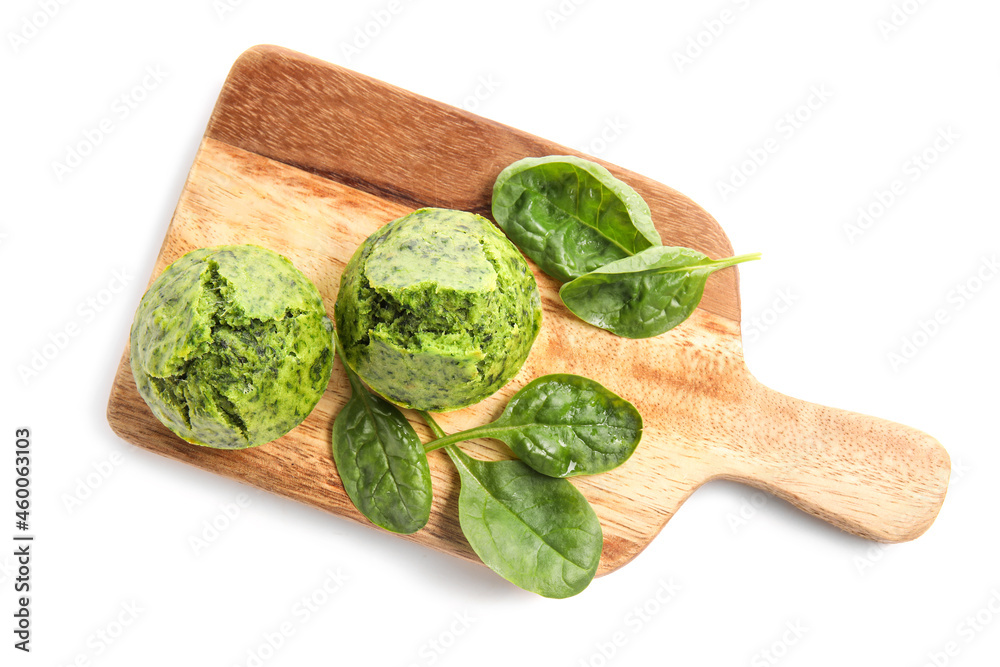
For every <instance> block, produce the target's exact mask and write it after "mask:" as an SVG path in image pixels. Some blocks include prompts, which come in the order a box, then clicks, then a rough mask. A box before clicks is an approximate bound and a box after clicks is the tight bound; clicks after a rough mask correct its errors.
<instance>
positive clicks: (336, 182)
mask: <svg viewBox="0 0 1000 667" xmlns="http://www.w3.org/2000/svg"><path fill="white" fill-rule="evenodd" d="M550 154H574V155H579V153H577V152H576V151H573V150H570V149H568V148H566V147H564V146H559V145H557V144H554V143H552V142H550V141H546V140H544V139H539V138H538V137H534V136H531V135H529V134H526V133H524V132H520V131H518V130H514V129H512V128H509V127H506V126H503V125H500V124H498V123H495V122H492V121H489V120H486V119H483V118H480V117H478V116H475V115H473V114H471V113H467V112H465V111H462V110H459V109H456V108H454V107H450V106H448V105H445V104H442V103H440V102H435V101H433V100H429V99H426V98H424V97H420V96H419V95H415V94H413V93H410V92H407V91H405V90H401V89H399V88H396V87H393V86H390V85H388V84H385V83H382V82H380V81H376V80H373V79H370V78H368V77H365V76H362V75H360V74H357V73H355V72H351V71H349V70H346V69H343V68H340V67H337V66H335V65H331V64H328V63H325V62H322V61H319V60H316V59H313V58H310V57H307V56H304V55H301V54H298V53H295V52H292V51H289V50H286V49H282V48H278V47H273V46H258V47H254V48H252V49H250V50H249V51H247V52H245V53H244V54H243V55H241V56H240V58H239V60H238V61H237V62H236V64H235V65H234V66H233V69H232V71H231V72H230V74H229V77H228V78H227V80H226V83H225V85H224V87H223V89H222V93H221V95H220V97H219V100H218V103H217V104H216V107H215V111H214V112H213V114H212V117H211V120H210V121H209V124H208V129H207V131H206V133H205V137H204V139H203V141H202V143H201V147H200V149H199V151H198V154H197V156H196V157H195V162H194V166H193V167H192V168H191V173H190V175H189V176H188V180H187V184H186V185H185V187H184V191H183V193H182V194H181V198H180V201H179V203H178V205H177V210H176V211H175V213H174V217H173V220H172V221H171V223H170V227H169V229H168V230H167V236H166V239H164V242H163V247H162V248H161V250H160V255H159V258H158V259H157V262H156V268H155V270H154V271H153V276H152V278H151V279H150V282H152V279H153V278H155V277H156V276H158V275H159V274H160V272H161V271H162V270H163V269H164V267H166V266H167V265H168V264H169V263H171V262H173V261H174V260H176V259H177V258H179V257H180V256H181V255H183V254H184V253H186V252H188V251H191V250H194V249H195V248H199V247H202V246H211V245H219V244H230V243H255V244H259V245H262V246H265V247H268V248H271V249H273V250H276V251H278V252H280V253H282V254H284V255H286V256H287V257H289V258H290V259H291V260H292V262H293V263H294V264H295V266H297V267H298V268H299V269H301V270H302V271H303V272H304V273H305V274H306V275H308V276H309V277H310V278H311V279H312V280H313V281H314V282H315V283H316V285H317V286H318V287H319V290H320V292H321V293H322V295H323V298H324V300H325V302H326V307H327V311H328V312H330V313H332V312H333V304H334V301H335V299H336V295H337V288H338V285H339V284H340V274H341V271H342V270H343V268H344V264H345V263H346V261H347V260H348V259H349V258H350V257H351V255H352V253H353V252H354V250H355V248H357V246H358V245H359V244H360V243H361V242H362V240H364V238H365V237H367V236H368V235H369V234H371V233H372V232H373V231H375V230H376V229H377V228H379V227H380V226H381V225H383V224H385V223H387V222H389V221H390V220H393V219H395V218H397V217H400V216H402V215H404V214H406V213H408V212H410V211H412V210H414V209H416V208H419V207H422V206H437V207H443V208H456V209H463V210H467V211H473V212H476V213H479V214H482V215H485V216H489V215H490V197H491V192H492V186H493V182H494V180H495V178H496V176H497V174H498V173H499V172H500V171H501V170H502V169H503V168H504V167H505V166H507V165H508V164H510V163H511V162H513V161H515V160H518V159H520V158H523V157H527V156H541V155H550ZM591 159H593V158H591ZM598 162H601V161H600V160H598ZM602 164H605V166H607V167H608V168H609V169H610V170H611V171H612V173H614V174H615V175H616V176H618V177H619V178H621V179H623V180H625V181H626V182H627V183H629V184H630V185H632V186H633V187H634V188H635V189H636V190H637V191H638V192H639V193H640V194H641V195H642V196H643V197H644V198H645V199H646V201H647V202H649V205H650V208H651V209H652V212H653V219H654V221H655V222H656V225H657V227H658V228H659V230H660V233H661V235H662V237H663V241H664V244H666V245H682V246H689V247H692V248H696V249H698V250H700V251H702V252H704V253H706V254H708V255H710V256H712V257H715V258H718V257H726V256H729V255H731V254H732V248H731V247H730V244H729V241H728V239H727V238H726V235H725V234H724V233H723V231H722V229H721V228H720V227H719V225H718V223H717V222H716V221H715V220H714V219H713V218H712V217H711V216H709V215H708V214H707V213H706V212H705V211H703V210H702V209H701V208H699V207H698V206H697V205H696V204H695V203H694V202H692V201H691V200H690V199H688V198H686V197H685V196H683V195H681V194H680V193H678V192H676V191H674V190H672V189H670V188H668V187H666V186H664V185H661V184H659V183H656V182H654V181H651V180H650V179H648V178H644V177H643V176H640V175H638V174H634V173H631V172H629V171H626V170H624V169H620V168H618V167H615V166H614V165H610V164H606V163H602ZM532 268H533V269H534V268H535V267H534V266H533V267H532ZM535 275H536V277H537V279H538V285H539V288H540V290H541V294H542V302H543V307H544V323H543V326H542V331H541V333H540V335H539V337H538V340H537V341H536V343H535V345H534V348H533V349H532V352H531V355H530V357H529V358H528V361H527V363H526V364H525V366H524V368H523V369H522V370H521V372H520V374H518V375H517V377H516V378H515V379H514V380H513V381H511V382H510V383H509V384H508V385H507V386H506V387H504V388H503V389H502V390H501V391H500V392H499V393H497V394H496V395H494V396H492V397H491V398H489V399H487V400H486V401H484V402H482V403H480V404H478V405H476V406H473V407H471V408H467V409H464V410H460V411H457V412H452V413H446V414H443V415H441V418H440V422H441V425H442V426H443V427H444V429H445V430H446V431H448V432H454V431H458V430H460V429H465V428H469V427H472V426H477V425H480V424H483V423H486V422H487V421H489V420H491V419H493V418H494V417H496V416H497V415H498V414H499V413H500V412H501V411H502V409H503V406H504V405H505V404H506V402H507V400H508V398H509V397H510V396H511V395H512V394H513V393H514V392H515V391H517V389H519V388H520V387H522V386H524V385H525V384H526V383H527V382H529V381H530V380H531V379H533V378H535V377H537V376H539V375H543V374H546V373H563V372H565V373H578V374H581V375H586V376H588V377H592V378H595V379H597V380H599V381H600V382H602V383H603V384H605V385H606V386H607V387H609V388H610V389H612V390H613V391H615V392H617V393H618V394H620V395H622V396H624V397H626V398H628V399H629V400H631V401H632V402H633V403H635V405H636V406H637V407H638V408H639V410H640V412H641V413H642V415H643V417H644V420H645V432H644V435H643V440H642V442H641V443H640V445H639V448H638V450H637V451H636V453H635V454H634V455H633V456H632V458H631V459H630V460H629V461H628V462H627V463H626V464H625V465H623V466H622V467H620V468H618V469H617V470H614V471H612V472H610V473H606V474H603V475H596V476H593V477H579V478H574V479H573V483H574V484H576V485H577V487H578V488H579V489H580V490H581V491H582V492H583V493H584V495H585V496H586V497H587V498H588V499H589V500H590V501H591V503H592V504H593V505H594V507H595V509H596V511H597V514H598V516H599V517H600V519H601V524H602V526H603V529H604V536H605V541H604V553H603V555H602V559H601V565H600V569H599V574H604V573H607V572H610V571H612V570H615V569H617V568H618V567H621V566H622V565H624V564H625V563H627V562H629V561H630V560H631V559H632V558H634V557H635V556H636V554H638V553H639V552H640V551H642V549H643V548H644V547H645V546H646V545H648V544H649V543H650V541H651V540H652V539H653V537H655V536H656V534H657V533H658V532H659V531H660V529H661V528H662V527H663V525H664V524H665V523H666V522H667V520H669V519H670V517H671V516H673V514H674V513H675V512H676V511H677V509H678V508H679V507H680V505H681V504H682V503H683V502H684V500H685V499H686V498H687V497H688V496H689V495H690V494H691V492H693V491H694V490H695V489H696V488H698V487H699V486H700V485H701V484H703V483H705V482H706V481H708V480H711V479H719V478H725V479H735V480H739V481H742V482H745V483H747V484H750V485H753V486H755V487H758V488H761V489H765V490H767V491H770V492H771V493H773V494H775V495H777V496H779V497H781V498H784V499H785V500H788V501H789V502H791V503H793V504H795V505H797V506H798V507H800V508H802V509H803V510H805V511H806V512H809V513H810V514H814V515H815V516H818V517H820V518H822V519H825V520H827V521H829V522H830V523H832V524H834V525H836V526H839V527H840V528H843V529H844V530H847V531H850V532H852V533H856V534H858V535H862V536H864V537H868V538H872V539H877V540H883V541H887V542H897V541H903V540H909V539H913V538H915V537H917V536H918V535H920V534H921V533H923V532H924V531H925V530H926V529H927V527H928V526H929V525H930V524H931V522H932V521H933V520H934V517H935V516H936V515H937V513H938V510H939V508H940V506H941V503H942V501H943V499H944V495H945V492H946V490H947V486H948V478H949V471H950V465H949V459H948V455H947V453H946V452H945V450H944V449H943V448H942V447H941V446H940V445H939V444H938V442H937V441H936V440H934V439H933V438H931V437H930V436H928V435H926V434H924V433H922V432H920V431H917V430H915V429H912V428H909V427H907V426H902V425H900V424H894V423H892V422H888V421H884V420H881V419H877V418H874V417H867V416H864V415H859V414H855V413H850V412H845V411H842V410H836V409H833V408H826V407H822V406H819V405H814V404H811V403H806V402H803V401H800V400H797V399H794V398H791V397H788V396H785V395H783V394H780V393H777V392H775V391H772V390H771V389H768V388H767V387H764V386H763V385H761V384H759V383H758V382H757V381H756V380H755V379H754V378H753V377H752V376H751V375H750V373H749V372H748V371H747V369H746V367H745V365H744V362H743V354H742V347H741V342H740V299H739V284H738V275H737V269H735V268H730V269H726V270H724V271H721V272H719V273H716V274H715V275H713V276H712V277H711V278H710V279H709V281H708V286H707V288H706V289H705V296H704V299H703V300H702V303H701V307H700V308H699V309H698V310H697V311H696V312H695V314H694V315H693V316H692V317H691V318H690V319H689V320H688V321H687V322H685V323H684V324H682V325H681V326H680V327H678V328H676V329H674V330H673V331H670V332H668V333H667V334H664V335H662V336H658V337H656V338H652V339H647V340H638V341H636V340H626V339H623V338H618V337H616V336H613V335H611V334H609V333H607V332H605V331H601V330H599V329H595V328H593V327H591V326H589V325H587V324H584V323H583V322H581V321H579V320H577V319H576V318H575V317H573V316H572V315H571V314H570V313H569V312H568V311H567V310H566V308H565V307H564V306H563V305H562V303H561V302H560V301H559V297H558V293H557V292H558V287H559V285H558V284H557V283H556V282H555V281H553V280H552V279H550V278H548V277H547V276H545V275H544V274H542V273H541V272H539V271H538V270H537V269H535ZM349 391H350V389H349V386H348V383H347V379H346V377H345V375H344V372H343V368H342V367H341V366H340V362H339V361H338V362H337V364H336V365H335V366H334V370H333V377H332V379H331V380H330V385H329V387H328V389H327V391H326V393H325V395H324V396H323V398H322V399H321V400H320V402H319V404H318V405H317V407H316V409H315V410H314V411H313V413H312V414H311V415H310V416H309V417H308V418H307V419H306V421H305V422H303V423H302V424H301V425H300V426H299V427H298V428H296V429H295V430H293V431H292V432H291V433H289V434H288V435H286V436H285V437H283V438H281V439H280V440H277V441H275V442H272V443H270V444H267V445H264V446H262V447H258V448H256V449H251V450H243V451H218V450H213V449H208V448H204V447H198V446H195V445H190V444H187V443H185V442H183V441H182V440H180V439H179V438H177V437H176V436H174V435H173V434H172V433H171V432H170V431H169V430H167V429H166V428H165V427H164V426H163V425H162V424H160V422H159V421H157V419H156V418H155V417H154V416H153V414H152V413H151V412H150V411H149V409H148V408H147V406H146V404H145V403H144V402H143V400H142V398H141V397H140V396H139V394H138V393H137V391H136V387H135V383H134V381H133V379H132V373H131V370H130V368H129V364H128V350H127V349H126V351H125V353H124V354H123V355H122V360H121V365H120V366H119V368H118V373H117V376H116V378H115V383H114V387H113V389H112V392H111V399H110V402H109V404H108V421H109V422H110V423H111V427H112V428H113V429H114V431H115V432H116V433H117V434H118V435H120V436H121V437H122V438H123V439H125V440H127V441H129V442H131V443H133V444H135V445H138V446H140V447H144V448H146V449H149V450H152V451H154V452H156V453H158V454H162V455H164V456H168V457H171V458H174V459H180V460H181V461H185V462H187V463H190V464H193V465H196V466H198V467H201V468H206V469H208V470H211V471H213V472H216V473H218V474H220V475H225V476H227V477H232V478H235V479H238V480H241V481H243V482H246V483H248V484H252V485H254V486H257V487H260V488H262V489H265V490H267V491H271V492H273V493H277V494H280V495H282V496H287V497H289V498H294V499H296V500H299V501H302V502H304V503H307V504H310V505H314V506H316V507H319V508H322V509H324V510H327V511H329V512H332V513H334V514H338V515H341V516H345V517H347V518H349V519H352V520H355V521H360V522H366V520H365V519H364V517H362V516H361V515H360V514H359V513H358V512H357V510H355V509H354V507H353V506H352V505H351V503H350V501H349V500H348V498H347V496H346V494H345V493H344V489H343V487H342V485H341V482H340V479H339V478H338V476H337V471H336V469H335V467H334V464H333V460H332V456H331V453H330V433H331V427H332V424H333V419H334V416H335V415H336V414H337V412H338V410H339V409H340V407H341V405H343V403H344V401H345V400H346V398H347V396H348V395H349ZM408 416H409V417H410V418H411V420H412V421H413V423H414V425H415V426H416V428H417V430H418V432H419V433H420V434H421V436H422V437H423V438H424V439H425V441H427V440H428V439H429V438H430V435H429V433H428V431H427V430H426V428H425V427H424V426H423V424H422V423H421V422H420V420H419V418H417V416H416V415H415V413H410V414H409V415H408ZM468 451H469V452H470V453H471V454H472V455H474V456H478V457H481V458H494V459H495V458H504V457H506V456H508V455H507V454H506V452H505V451H504V450H503V448H502V446H501V445H500V444H499V443H495V442H491V441H477V442H475V443H470V445H469V447H468ZM430 463H431V471H432V474H433V479H434V505H433V508H432V512H431V518H430V522H429V523H428V525H427V527H426V528H424V529H423V530H421V531H419V532H418V533H416V534H414V535H411V536H407V537H406V538H405V539H410V540H414V541H417V542H421V543H423V544H427V545H430V546H432V547H435V548H437V549H441V550H443V551H446V552H449V553H453V554H455V555H458V556H461V557H464V558H468V559H471V560H476V559H477V558H476V556H475V554H474V553H473V552H472V550H471V549H470V547H469V545H468V543H467V542H466V541H465V539H464V537H463V536H462V534H461V531H460V529H459V525H458V516H457V496H458V487H457V477H456V474H455V472H454V470H453V469H452V467H451V465H450V463H449V462H448V460H447V458H446V456H445V454H444V453H443V452H441V451H438V452H433V453H432V454H431V455H430Z"/></svg>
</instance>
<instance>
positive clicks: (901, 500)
mask: <svg viewBox="0 0 1000 667" xmlns="http://www.w3.org/2000/svg"><path fill="white" fill-rule="evenodd" d="M748 394H749V395H748V396H747V398H748V401H747V402H746V403H745V404H744V405H743V406H742V409H741V410H740V412H741V414H740V415H739V416H735V415H734V418H735V419H734V421H735V423H736V424H738V425H739V429H738V432H736V431H734V432H733V433H732V435H733V436H734V437H733V438H732V440H731V442H729V443H727V444H725V445H724V447H725V451H724V452H722V453H720V454H721V459H722V462H721V463H720V467H724V468H726V472H725V473H724V474H722V475H716V477H724V478H729V479H737V480H739V481H742V482H746V483H748V484H751V485H753V486H756V487H759V488H763V489H765V490H767V491H770V492H771V493H773V494H775V495H776V496H778V497H780V498H783V499H784V500H787V501H788V502H790V503H792V504H793V505H796V506H797V507H799V508H801V509H803V510H805V511H806V512H809V513H810V514H813V515H815V516H817V517H819V518H821V519H824V520H825V521H829V522H830V523H832V524H834V525H836V526H838V527H840V528H842V529H844V530H846V531H849V532H851V533H855V534H857V535H860V536H862V537H866V538H870V539H873V540H879V541H882V542H905V541H907V540H912V539H914V538H915V537H918V536H919V535H921V534H922V533H923V532H924V531H925V530H927V528H928V527H929V526H930V525H931V523H932V522H933V521H934V518H935V517H936V516H937V514H938V511H939V510H940V509H941V504H942V503H943V502H944V496H945V493H946V492H947V490H948V480H949V476H950V471H951V462H950V459H949V457H948V453H947V452H946V451H945V449H944V448H943V447H942V446H941V444H940V443H938V441H937V440H935V439H934V438H932V437H931V436H929V435H927V434H926V433H923V432H922V431H918V430H916V429H914V428H910V427H908V426H903V425H902V424H896V423H894V422H890V421H887V420H884V419H879V418H877V417H869V416H867V415H862V414H858V413H855V412H847V411H845V410H837V409H834V408H828V407H824V406H822V405H816V404H814V403H807V402H806V401H801V400H799V399H796V398H792V397H790V396H786V395H784V394H781V393H778V392H776V391H774V390H772V389H769V388H767V387H765V386H763V385H761V384H760V383H758V382H756V380H752V381H751V389H750V391H749V392H748Z"/></svg>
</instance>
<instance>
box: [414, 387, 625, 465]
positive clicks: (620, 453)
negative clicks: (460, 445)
mask: <svg viewBox="0 0 1000 667" xmlns="http://www.w3.org/2000/svg"><path fill="white" fill-rule="evenodd" d="M473 438H494V439H496V440H500V441H502V442H503V443H505V444H506V445H507V446H508V447H510V448H511V450H512V451H513V452H514V454H515V455H517V457H518V458H520V459H521V460H523V461H524V462H525V463H527V464H528V465H529V466H531V467H532V468H534V469H535V470H537V471H538V472H540V473H542V474H543V475H548V476H549V477H571V476H575V475H593V474H595V473H600V472H606V471H608V470H611V469H612V468H616V467H618V466H619V465H621V464H622V463H624V462H625V461H627V460H628V458H629V457H630V456H631V455H632V452H634V451H635V448H636V446H637V445H638V444H639V440H640V438H642V416H641V415H640V414H639V411H638V410H636V409H635V406H634V405H632V404H631V403H629V402H628V401H626V400H625V399H623V398H621V397H620V396H618V395H617V394H615V393H614V392H612V391H610V390H609V389H606V388H605V387H603V386H601V385H600V384H598V383H597V382H594V381H593V380H590V379H588V378H585V377H580V376H579V375H568V374H556V375H545V376H542V377H540V378H537V379H535V380H533V381H532V382H530V383H529V384H527V385H526V386H525V387H524V388H522V389H521V390H520V391H518V392H517V393H516V394H514V397H513V398H511V399H510V402H509V403H508V404H507V407H506V409H504V411H503V414H501V415H500V417H498V418H497V419H496V421H494V422H492V423H490V424H486V425H485V426H479V427H476V428H473V429H469V430H467V431H463V432H461V433H456V434H454V435H451V436H448V437H447V438H443V439H439V440H435V441H433V442H430V443H428V444H427V445H426V449H427V450H428V451H431V450H433V449H437V448H438V447H443V446H445V445H448V444H452V443H456V442H461V441H463V440H472V439H473Z"/></svg>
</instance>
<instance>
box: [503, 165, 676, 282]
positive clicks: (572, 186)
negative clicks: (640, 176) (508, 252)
mask: <svg viewBox="0 0 1000 667" xmlns="http://www.w3.org/2000/svg"><path fill="white" fill-rule="evenodd" d="M493 217H494V219H496V221H497V223H498V224H499V225H500V227H501V229H503V230H504V232H505V233H506V234H507V236H509V237H510V239H511V241H513V242H514V244H515V245H517V247H519V248H520V249H521V251H522V252H524V254H526V255H527V256H528V257H530V258H531V259H533V260H534V261H535V263H536V264H538V266H539V267H540V268H541V269H542V271H544V272H545V273H547V274H549V275H550V276H552V277H553V278H555V279H557V280H560V281H564V282H565V281H567V280H572V279H573V278H576V277H578V276H581V275H583V274H585V273H587V272H589V271H593V270H594V269H596V268H598V267H600V266H603V265H604V264H607V263H609V262H613V261H615V260H618V259H622V258H624V257H629V256H631V255H634V254H636V253H638V252H641V251H643V250H645V249H646V248H650V247H653V246H658V245H660V243H661V241H660V235H659V234H658V233H657V231H656V228H655V227H654V226H653V220H652V217H651V216H650V212H649V206H648V205H647V204H646V202H645V201H643V199H642V197H640V196H639V194H638V193H637V192H636V191H635V190H633V189H632V188H631V187H629V186H628V185H626V184H625V183H623V182H622V181H620V180H618V179H617V178H615V177H614V176H612V175H611V172H609V171H608V170H607V169H605V168H604V167H602V166H600V165H599V164H595V163H594V162H590V161H588V160H583V159H581V158H578V157H573V156H568V155H552V156H549V157H541V158H525V159H523V160H518V161H517V162H515V163H514V164H512V165H510V166H509V167H507V168H506V169H504V170H503V171H502V172H500V175H499V176H498V177H497V180H496V183H495V184H494V186H493Z"/></svg>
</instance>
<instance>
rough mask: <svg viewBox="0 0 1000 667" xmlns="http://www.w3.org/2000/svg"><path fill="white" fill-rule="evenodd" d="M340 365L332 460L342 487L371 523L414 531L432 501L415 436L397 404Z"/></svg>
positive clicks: (422, 522)
mask: <svg viewBox="0 0 1000 667" xmlns="http://www.w3.org/2000/svg"><path fill="white" fill-rule="evenodd" d="M339 351H340V347H339V344H338V352H339ZM341 359H342V360H343V357H341ZM344 368H345V369H346V371H347V376H348V378H349V379H350V382H351V398H350V400H349V401H348V402H347V403H346V404H345V405H344V407H343V408H342V409H341V411H340V413H338V414H337V417H336V419H335V420H334V422H333V459H334V462H335V463H336V464H337V472H338V473H339V474H340V479H341V481H343V483H344V489H345V490H346V491H347V495H348V496H349V497H350V499H351V502H352V503H354V506H355V507H357V508H358V510H359V511H360V512H361V513H362V514H364V515H365V516H366V517H368V519H369V520H370V521H371V522H372V523H374V524H375V525H377V526H381V527H382V528H385V529H386V530H391V531H392V532H394V533H413V532H416V531H418V530H420V529H421V528H423V527H424V525H426V523H427V519H428V518H429V517H430V511H431V499H432V494H431V472H430V468H429V466H428V465H427V455H426V454H425V453H424V448H423V445H422V444H421V442H420V438H419V437H418V436H417V433H416V431H414V430H413V426H411V425H410V422H408V421H407V420H406V417H404V416H403V414H402V413H401V412H400V411H399V408H397V407H396V406H394V405H393V404H391V403H389V402H388V401H386V400H385V399H383V398H382V397H380V396H377V395H376V394H373V393H371V392H370V391H368V389H367V388H365V386H364V385H363V384H362V383H361V380H360V379H359V378H358V376H357V375H356V374H355V373H354V371H352V370H351V369H350V367H348V366H347V364H346V363H345V364H344Z"/></svg>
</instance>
